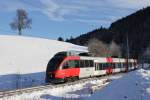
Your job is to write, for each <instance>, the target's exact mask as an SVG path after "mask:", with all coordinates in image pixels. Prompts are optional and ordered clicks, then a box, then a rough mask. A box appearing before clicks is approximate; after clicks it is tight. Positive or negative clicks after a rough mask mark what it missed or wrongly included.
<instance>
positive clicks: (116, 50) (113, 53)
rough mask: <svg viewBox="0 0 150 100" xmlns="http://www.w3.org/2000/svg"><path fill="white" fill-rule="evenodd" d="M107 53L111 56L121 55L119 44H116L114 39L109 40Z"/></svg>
mask: <svg viewBox="0 0 150 100" xmlns="http://www.w3.org/2000/svg"><path fill="white" fill-rule="evenodd" d="M109 51H110V52H109V53H110V55H111V56H113V57H119V56H121V48H120V46H119V45H117V44H116V43H115V42H114V41H112V42H111V44H110V46H109Z"/></svg>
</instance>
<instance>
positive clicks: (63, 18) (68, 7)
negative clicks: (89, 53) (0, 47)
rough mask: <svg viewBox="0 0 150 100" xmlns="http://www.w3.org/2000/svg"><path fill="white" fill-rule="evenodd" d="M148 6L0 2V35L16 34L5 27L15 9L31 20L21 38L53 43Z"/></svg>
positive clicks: (96, 0) (127, 1)
mask: <svg viewBox="0 0 150 100" xmlns="http://www.w3.org/2000/svg"><path fill="white" fill-rule="evenodd" d="M149 5H150V0H0V34H3V35H16V34H17V32H16V31H14V30H11V28H10V26H9V24H10V23H11V22H12V20H13V19H14V18H15V13H16V9H18V8H23V9H25V10H26V11H27V12H28V15H29V17H30V18H32V28H31V29H25V30H23V35H25V36H34V37H42V38H49V39H57V38H58V37H59V36H62V37H63V38H68V37H70V36H73V37H76V36H79V35H81V34H83V33H86V32H88V31H91V30H93V29H95V28H99V27H101V26H103V27H109V26H110V24H111V23H112V22H114V21H116V20H117V19H119V18H122V17H125V16H127V15H129V14H131V13H133V12H135V11H137V10H139V9H142V8H144V7H147V6H149Z"/></svg>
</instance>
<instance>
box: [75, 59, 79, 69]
mask: <svg viewBox="0 0 150 100" xmlns="http://www.w3.org/2000/svg"><path fill="white" fill-rule="evenodd" d="M75 67H76V68H79V60H75Z"/></svg>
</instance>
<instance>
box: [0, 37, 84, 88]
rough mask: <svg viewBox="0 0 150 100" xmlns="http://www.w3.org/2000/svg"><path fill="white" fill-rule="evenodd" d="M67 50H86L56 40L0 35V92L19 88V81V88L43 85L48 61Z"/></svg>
mask: <svg viewBox="0 0 150 100" xmlns="http://www.w3.org/2000/svg"><path fill="white" fill-rule="evenodd" d="M68 50H69V51H70V50H76V51H87V48H86V47H82V46H77V45H74V44H71V43H66V42H60V41H56V40H49V39H42V38H33V37H24V36H9V35H8V36H7V35H0V90H5V89H12V88H14V87H15V86H17V87H18V81H19V84H20V85H21V86H22V87H28V86H31V85H38V84H41V83H43V82H44V79H45V70H46V66H47V63H48V61H49V60H50V59H51V57H52V56H53V55H54V54H55V53H57V52H60V51H68ZM18 79H19V80H18Z"/></svg>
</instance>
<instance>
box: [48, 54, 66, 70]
mask: <svg viewBox="0 0 150 100" xmlns="http://www.w3.org/2000/svg"><path fill="white" fill-rule="evenodd" d="M63 58H64V57H53V58H52V59H51V60H50V61H49V62H48V64H47V71H48V72H49V71H55V70H56V69H57V68H58V66H59V65H60V63H61V62H62V61H63Z"/></svg>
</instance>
